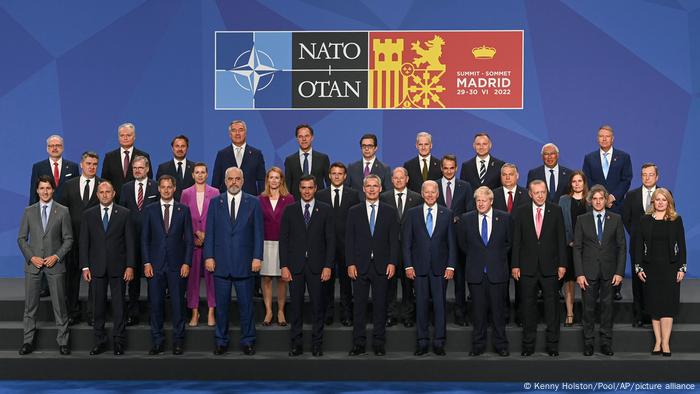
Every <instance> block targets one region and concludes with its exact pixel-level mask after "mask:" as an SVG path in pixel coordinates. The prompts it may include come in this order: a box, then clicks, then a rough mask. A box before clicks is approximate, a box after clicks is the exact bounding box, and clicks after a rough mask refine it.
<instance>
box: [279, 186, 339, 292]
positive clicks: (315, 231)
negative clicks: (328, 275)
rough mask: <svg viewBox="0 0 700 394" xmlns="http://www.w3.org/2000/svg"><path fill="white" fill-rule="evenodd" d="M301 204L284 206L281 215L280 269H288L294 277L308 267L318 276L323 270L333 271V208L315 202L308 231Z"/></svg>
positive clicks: (301, 201) (298, 202) (297, 202)
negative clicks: (329, 269)
mask: <svg viewBox="0 0 700 394" xmlns="http://www.w3.org/2000/svg"><path fill="white" fill-rule="evenodd" d="M301 204H304V201H303V200H300V201H296V202H295V203H294V204H292V205H287V207H286V208H285V209H284V212H283V213H282V223H281V225H280V239H279V250H280V267H281V268H284V267H287V268H289V270H290V271H291V272H292V274H295V275H296V274H300V273H302V272H303V270H304V267H305V266H306V265H308V266H309V269H310V270H311V272H312V273H314V274H320V273H321V271H322V270H323V269H324V268H331V269H332V268H333V266H334V264H333V263H334V262H335V224H334V222H333V212H332V210H333V208H331V206H330V205H328V204H326V203H323V202H321V201H319V200H318V199H316V200H315V202H314V207H313V209H312V211H313V212H312V213H311V220H310V221H309V226H308V227H307V226H306V225H305V224H304V214H303V211H302V208H301ZM319 280H320V279H319Z"/></svg>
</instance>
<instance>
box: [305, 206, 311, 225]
mask: <svg viewBox="0 0 700 394" xmlns="http://www.w3.org/2000/svg"><path fill="white" fill-rule="evenodd" d="M310 206H311V204H308V203H307V204H306V205H304V224H305V225H306V227H309V222H310V221H311V212H309V207H310Z"/></svg>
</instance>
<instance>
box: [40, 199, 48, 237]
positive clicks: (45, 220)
mask: <svg viewBox="0 0 700 394" xmlns="http://www.w3.org/2000/svg"><path fill="white" fill-rule="evenodd" d="M48 207H49V206H48V205H44V206H42V207H41V208H42V211H41V226H42V227H43V228H44V232H46V225H47V224H48V223H49V216H48V215H47V214H46V208H48Z"/></svg>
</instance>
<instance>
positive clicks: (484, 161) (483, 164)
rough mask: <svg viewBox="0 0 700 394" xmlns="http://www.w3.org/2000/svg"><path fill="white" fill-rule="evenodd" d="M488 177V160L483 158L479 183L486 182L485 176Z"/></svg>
mask: <svg viewBox="0 0 700 394" xmlns="http://www.w3.org/2000/svg"><path fill="white" fill-rule="evenodd" d="M485 177H486V160H481V167H479V183H480V184H483V183H484V178H485Z"/></svg>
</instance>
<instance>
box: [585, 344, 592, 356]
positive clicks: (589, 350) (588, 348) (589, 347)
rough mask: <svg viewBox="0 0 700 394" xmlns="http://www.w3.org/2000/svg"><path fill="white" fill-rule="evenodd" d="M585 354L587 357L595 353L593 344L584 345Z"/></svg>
mask: <svg viewBox="0 0 700 394" xmlns="http://www.w3.org/2000/svg"><path fill="white" fill-rule="evenodd" d="M583 355H584V356H586V357H589V356H592V355H593V346H592V345H586V346H584V348H583Z"/></svg>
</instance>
